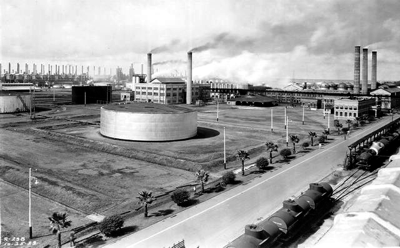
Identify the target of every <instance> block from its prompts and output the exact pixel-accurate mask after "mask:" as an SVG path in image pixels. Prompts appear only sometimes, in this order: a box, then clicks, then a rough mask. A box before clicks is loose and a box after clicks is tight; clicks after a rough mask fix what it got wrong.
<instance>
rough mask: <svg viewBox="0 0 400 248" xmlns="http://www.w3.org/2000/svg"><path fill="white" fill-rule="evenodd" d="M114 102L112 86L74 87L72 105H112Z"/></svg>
mask: <svg viewBox="0 0 400 248" xmlns="http://www.w3.org/2000/svg"><path fill="white" fill-rule="evenodd" d="M111 100H112V86H111V85H107V86H73V87H72V103H73V104H86V103H87V104H90V103H100V104H104V103H110V102H111Z"/></svg>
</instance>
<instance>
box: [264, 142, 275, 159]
mask: <svg viewBox="0 0 400 248" xmlns="http://www.w3.org/2000/svg"><path fill="white" fill-rule="evenodd" d="M265 145H266V146H267V151H269V162H270V163H271V164H272V152H277V151H278V145H275V144H274V143H273V142H267V143H265Z"/></svg>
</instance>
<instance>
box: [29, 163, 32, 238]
mask: <svg viewBox="0 0 400 248" xmlns="http://www.w3.org/2000/svg"><path fill="white" fill-rule="evenodd" d="M31 209H32V168H29V238H30V239H32V210H31Z"/></svg>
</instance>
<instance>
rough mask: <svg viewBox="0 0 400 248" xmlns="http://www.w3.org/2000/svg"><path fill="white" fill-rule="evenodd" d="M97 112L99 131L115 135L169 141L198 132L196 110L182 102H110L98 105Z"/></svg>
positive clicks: (107, 135) (186, 137) (194, 134)
mask: <svg viewBox="0 0 400 248" xmlns="http://www.w3.org/2000/svg"><path fill="white" fill-rule="evenodd" d="M100 114H101V117H100V133H101V134H102V135H104V136H106V137H110V138H114V139H121V140H137V141H172V140H183V139H189V138H192V137H194V136H196V134H197V112H196V111H192V110H190V109H187V108H184V107H181V106H169V105H163V104H154V103H128V104H113V105H107V106H103V107H101V113H100Z"/></svg>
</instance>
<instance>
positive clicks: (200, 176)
mask: <svg viewBox="0 0 400 248" xmlns="http://www.w3.org/2000/svg"><path fill="white" fill-rule="evenodd" d="M208 176H209V172H208V171H205V170H199V171H197V172H196V177H197V180H198V181H200V183H201V192H202V193H204V183H206V182H207V181H208Z"/></svg>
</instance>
